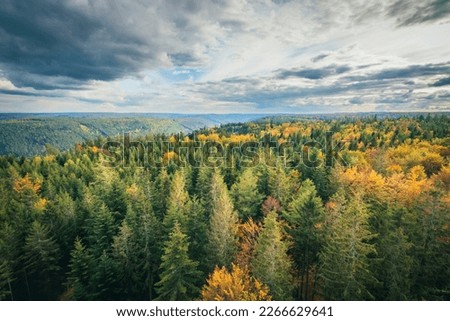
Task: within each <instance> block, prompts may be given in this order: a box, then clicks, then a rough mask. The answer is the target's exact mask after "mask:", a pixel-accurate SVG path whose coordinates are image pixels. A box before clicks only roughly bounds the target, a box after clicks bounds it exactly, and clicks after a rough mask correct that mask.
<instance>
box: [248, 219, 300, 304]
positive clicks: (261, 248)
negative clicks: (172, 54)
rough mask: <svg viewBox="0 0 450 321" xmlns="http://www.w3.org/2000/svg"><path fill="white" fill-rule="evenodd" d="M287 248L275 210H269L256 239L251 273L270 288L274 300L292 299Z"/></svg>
mask: <svg viewBox="0 0 450 321" xmlns="http://www.w3.org/2000/svg"><path fill="white" fill-rule="evenodd" d="M288 248H289V246H288V243H287V242H286V241H285V237H284V235H283V228H282V223H281V222H279V221H278V220H277V214H276V213H275V212H270V213H269V214H268V215H267V216H266V218H265V219H264V227H263V229H262V231H261V233H260V235H259V237H258V240H257V244H256V250H255V253H256V254H255V257H254V259H253V260H252V270H253V275H254V276H255V277H256V278H257V279H259V280H260V281H261V282H262V283H264V284H266V285H267V286H268V287H269V288H270V294H271V295H272V297H273V299H274V300H290V299H292V289H293V286H292V281H293V278H292V275H291V273H292V262H291V259H290V258H289V256H288V253H287V251H288Z"/></svg>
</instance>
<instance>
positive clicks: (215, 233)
mask: <svg viewBox="0 0 450 321" xmlns="http://www.w3.org/2000/svg"><path fill="white" fill-rule="evenodd" d="M211 200H212V214H211V218H210V228H209V236H208V239H209V246H208V248H209V251H210V255H209V257H210V259H211V261H212V262H211V263H212V264H211V265H212V266H215V265H219V266H226V267H229V266H230V265H231V262H233V260H234V258H235V255H236V251H237V221H238V219H237V214H236V212H235V211H234V209H233V203H232V202H231V198H230V196H229V194H228V190H227V187H226V186H225V183H224V182H223V178H222V176H221V174H220V173H219V171H218V170H216V171H215V172H214V174H213V177H212V184H211Z"/></svg>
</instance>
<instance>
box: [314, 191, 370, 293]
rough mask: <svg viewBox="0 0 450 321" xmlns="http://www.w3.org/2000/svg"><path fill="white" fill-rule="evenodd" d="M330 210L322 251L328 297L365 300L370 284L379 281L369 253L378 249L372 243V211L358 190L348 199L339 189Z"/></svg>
mask: <svg viewBox="0 0 450 321" xmlns="http://www.w3.org/2000/svg"><path fill="white" fill-rule="evenodd" d="M330 208H331V210H330V211H331V213H329V215H330V221H329V226H328V228H327V231H326V235H327V237H326V239H325V245H324V247H323V249H322V251H321V253H320V254H319V257H320V264H321V266H320V278H321V281H322V290H323V297H324V298H325V299H326V300H366V299H372V298H373V295H372V294H371V293H370V292H369V291H368V288H370V286H371V285H372V284H373V283H375V282H376V280H375V278H374V277H373V275H372V274H371V273H370V271H369V264H370V258H369V255H371V254H373V253H374V251H375V248H374V245H373V244H371V243H370V241H371V239H372V238H373V235H372V233H371V232H370V230H369V225H368V220H369V217H370V213H369V211H368V210H367V207H366V205H365V204H364V203H363V201H362V200H361V197H360V196H359V195H358V194H356V195H354V196H353V197H352V198H351V199H350V200H348V201H347V200H346V198H345V197H344V195H343V194H341V193H340V192H338V194H337V195H335V196H334V197H333V198H332V200H331V204H330Z"/></svg>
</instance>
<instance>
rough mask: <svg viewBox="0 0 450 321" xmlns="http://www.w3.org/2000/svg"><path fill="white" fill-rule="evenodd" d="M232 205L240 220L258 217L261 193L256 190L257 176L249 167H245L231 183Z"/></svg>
mask: <svg viewBox="0 0 450 321" xmlns="http://www.w3.org/2000/svg"><path fill="white" fill-rule="evenodd" d="M231 191H232V195H233V199H234V206H235V207H236V209H237V211H238V213H239V217H240V218H241V219H242V220H244V221H245V220H247V219H248V218H253V219H255V218H259V216H260V215H259V214H260V207H261V202H262V200H263V195H262V194H261V193H259V191H258V178H257V177H256V175H254V173H253V171H252V170H251V169H246V170H244V171H243V172H242V174H241V175H240V176H239V178H238V181H237V182H236V183H235V184H234V185H233V187H232V189H231Z"/></svg>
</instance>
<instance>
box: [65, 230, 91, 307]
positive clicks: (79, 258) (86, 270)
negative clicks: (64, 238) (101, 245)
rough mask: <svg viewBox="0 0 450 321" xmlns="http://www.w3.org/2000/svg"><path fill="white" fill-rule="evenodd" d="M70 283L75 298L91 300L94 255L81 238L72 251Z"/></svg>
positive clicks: (77, 240)
mask: <svg viewBox="0 0 450 321" xmlns="http://www.w3.org/2000/svg"><path fill="white" fill-rule="evenodd" d="M70 256H71V259H70V264H69V270H70V271H69V275H68V285H69V287H70V288H71V290H72V293H73V294H72V298H73V299H74V300H91V299H92V298H93V293H92V292H93V291H92V281H91V279H92V267H93V257H92V256H91V255H90V254H89V253H88V251H87V250H86V248H85V247H84V245H83V243H81V240H80V239H76V240H75V245H74V248H73V250H72V252H71V253H70Z"/></svg>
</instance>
